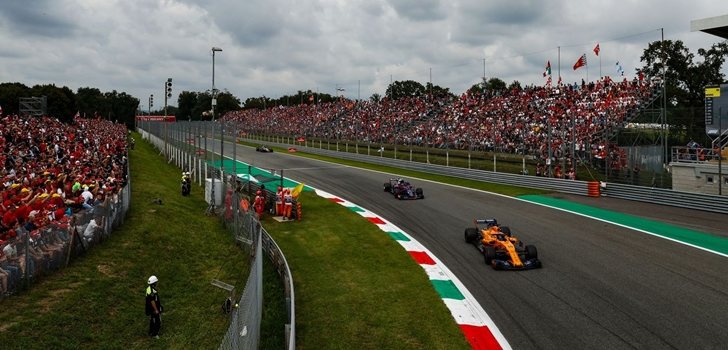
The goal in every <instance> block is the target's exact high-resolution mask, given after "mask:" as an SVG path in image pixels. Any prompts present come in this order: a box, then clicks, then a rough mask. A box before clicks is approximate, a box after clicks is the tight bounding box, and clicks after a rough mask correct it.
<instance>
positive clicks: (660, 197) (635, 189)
mask: <svg viewBox="0 0 728 350" xmlns="http://www.w3.org/2000/svg"><path fill="white" fill-rule="evenodd" d="M241 140H245V141H247V142H251V143H259V144H266V145H269V146H278V147H283V148H287V147H291V146H293V147H296V149H300V150H302V151H304V152H308V153H313V154H319V155H325V156H329V157H334V158H340V159H347V160H355V161H359V162H364V163H372V164H379V165H386V166H392V167H397V168H402V169H407V170H414V171H422V172H428V173H432V174H438V175H446V176H453V177H457V178H463V179H470V180H477V181H484V182H492V183H498V184H505V185H514V186H521V187H528V188H535V189H545V190H552V191H557V192H561V193H569V194H576V195H582V196H586V195H588V183H589V182H588V181H579V180H564V179H554V178H548V177H538V176H529V175H518V174H509V173H498V172H492V171H487V170H477V169H466V168H458V167H449V166H444V165H435V164H426V163H419V162H410V161H406V160H400V159H392V158H384V157H378V156H371V155H366V154H356V153H348V152H339V151H333V150H327V149H321V148H315V147H308V146H300V145H289V144H282V143H276V142H270V141H261V140H256V139H247V138H241ZM602 195H603V196H605V197H612V198H619V199H626V200H633V201H641V202H649V203H656V204H661V205H668V206H673V207H680V208H689V209H696V210H703V211H709V212H716V213H723V214H728V197H726V196H716V195H709V194H701V193H691V192H681V191H674V190H670V189H662V188H651V187H643V186H634V185H626V184H618V183H607V185H606V188H603V189H602Z"/></svg>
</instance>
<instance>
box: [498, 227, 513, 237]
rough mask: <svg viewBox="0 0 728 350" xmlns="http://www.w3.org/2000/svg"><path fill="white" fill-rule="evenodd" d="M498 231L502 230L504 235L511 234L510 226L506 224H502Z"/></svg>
mask: <svg viewBox="0 0 728 350" xmlns="http://www.w3.org/2000/svg"><path fill="white" fill-rule="evenodd" d="M500 231H501V232H503V234H504V235H506V236H508V237H510V236H511V228H510V227H508V226H503V227H501V228H500Z"/></svg>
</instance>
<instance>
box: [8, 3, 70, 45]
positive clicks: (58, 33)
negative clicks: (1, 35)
mask: <svg viewBox="0 0 728 350" xmlns="http://www.w3.org/2000/svg"><path fill="white" fill-rule="evenodd" d="M63 5H64V4H63V3H60V2H56V1H34V2H33V3H30V4H29V3H27V2H24V1H4V2H3V4H2V12H0V16H1V17H2V27H4V28H5V30H7V31H10V32H15V33H19V34H21V35H23V36H25V35H32V36H42V37H51V38H62V37H67V36H71V35H72V34H73V32H74V30H75V29H76V28H77V26H76V24H75V23H74V20H73V19H72V18H68V17H66V16H67V14H66V11H69V12H72V9H69V8H66V7H64V6H63Z"/></svg>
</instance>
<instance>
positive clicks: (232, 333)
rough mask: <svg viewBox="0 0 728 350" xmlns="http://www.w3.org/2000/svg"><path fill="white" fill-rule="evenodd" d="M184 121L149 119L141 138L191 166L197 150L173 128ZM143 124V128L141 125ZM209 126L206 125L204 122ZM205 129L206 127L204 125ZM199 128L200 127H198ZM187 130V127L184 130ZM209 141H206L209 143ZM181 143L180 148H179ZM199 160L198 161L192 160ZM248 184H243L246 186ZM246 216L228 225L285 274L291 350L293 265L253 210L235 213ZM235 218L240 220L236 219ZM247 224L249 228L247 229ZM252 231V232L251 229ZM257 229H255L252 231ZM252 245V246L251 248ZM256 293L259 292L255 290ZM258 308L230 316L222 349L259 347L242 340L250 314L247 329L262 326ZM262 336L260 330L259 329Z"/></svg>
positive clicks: (290, 348) (293, 338)
mask: <svg viewBox="0 0 728 350" xmlns="http://www.w3.org/2000/svg"><path fill="white" fill-rule="evenodd" d="M181 124H182V123H179V124H177V123H175V124H169V125H166V127H165V128H162V127H161V126H162V125H164V124H162V123H150V122H143V125H140V126H139V127H138V128H137V130H139V132H140V133H141V135H142V138H143V139H145V140H147V141H149V142H150V143H151V144H153V145H154V146H155V147H157V149H159V150H160V151H161V152H164V153H165V157H167V159H170V161H174V162H176V163H175V164H176V165H177V166H179V167H183V166H189V164H186V163H185V162H190V161H191V159H192V158H196V155H194V154H191V153H190V152H194V150H190V149H188V147H186V146H181V143H180V141H178V140H177V139H178V138H179V134H177V135H176V136H172V135H174V134H173V133H174V132H180V130H178V128H177V127H176V126H177V125H181ZM200 125H203V123H200ZM142 127H143V128H142ZM205 127H206V126H205ZM198 129H199V128H198ZM184 130H186V131H187V132H190V131H191V130H192V129H191V128H188V129H184ZM205 130H206V129H205ZM198 131H199V130H198ZM182 132H183V133H184V131H182ZM164 133H167V134H168V136H169V137H167V138H165V137H164ZM189 137H192V136H191V135H188V134H185V135H184V137H183V138H184V139H187V138H189ZM209 144H210V149H209V150H208V149H206V151H212V142H210V143H209ZM206 145H207V143H206ZM180 147H181V148H180ZM193 163H195V164H197V162H193ZM205 169H206V170H204V171H200V172H199V175H198V173H197V172H194V171H193V172H192V175H193V177H197V176H200V175H202V174H205V175H202V177H210V176H216V175H213V174H214V172H215V170H214V168H212V167H209V168H207V167H205ZM225 186H229V184H228V183H227V182H225ZM247 188H248V192H249V193H248V194H250V193H255V190H257V186H254V187H252V188H251V187H247ZM244 189H245V187H243V190H244ZM225 192H226V189H223V193H225ZM234 193H235V196H234V198H233V199H232V200H231V202H230V204H231V205H232V206H233V207H234V208H233V209H234V210H233V212H240V210H239V209H240V208H238V204H239V203H240V199H241V198H239V197H238V195H239V193H238V192H237V191H236V192H234ZM220 214H221V217H222V219H223V221H225V220H226V219H225V216H224V215H223V213H222V212H221V213H220ZM241 217H242V218H243V219H242V222H245V223H247V224H239V225H238V224H232V223H231V222H227V225H228V226H229V227H233V228H232V230H233V231H235V237H236V239H238V238H240V237H246V238H248V239H247V241H249V242H250V243H249V244H253V245H255V246H256V248H257V247H260V248H261V249H262V252H264V253H265V254H266V255H267V256H268V258H269V259H270V261H271V262H272V263H273V266H274V267H275V268H276V270H277V271H278V274H279V276H281V278H282V282H283V286H284V295H285V299H286V300H285V302H286V313H287V315H286V316H287V323H286V324H285V325H284V327H285V337H286V341H285V342H286V344H285V348H286V349H288V350H293V349H295V348H296V311H295V310H296V302H295V290H294V286H293V275H292V274H291V269H290V267H289V265H288V261H287V260H286V257H285V256H284V255H283V251H282V250H281V249H280V247H279V246H278V244H277V243H276V242H275V240H273V237H271V236H270V234H269V233H268V232H267V231H266V230H265V229H264V228H263V227H262V226H261V225H260V222H259V221H258V220H257V218H255V216H254V215H253V213H252V212H249V213H245V214H242V213H241V214H240V215H239V216H237V215H236V216H235V218H236V219H239V218H241ZM233 221H234V222H236V223H237V222H238V221H235V220H233ZM235 227H237V230H236V229H235ZM246 228H247V229H248V230H246ZM248 231H250V232H248ZM253 231H255V232H253ZM257 233H260V236H258V235H257ZM254 237H260V238H259V239H253V238H254ZM252 248H253V247H251V249H252ZM254 255H255V256H256V257H260V255H259V254H254ZM258 268H261V265H259V264H258V265H255V264H254V265H253V266H251V273H250V275H251V276H253V275H254V274H257V276H258V277H259V276H261V275H260V274H261V273H262V272H261V271H262V270H261V271H257V272H255V271H253V270H254V269H258ZM249 288H250V289H251V291H255V293H258V292H259V291H262V285H256V286H254V287H250V286H249V285H248V284H246V289H245V291H244V292H243V295H241V297H240V305H244V303H243V298H244V297H245V292H247V291H248V289H249ZM255 295H257V294H255ZM256 299H257V300H255V301H254V302H255V303H256V304H258V303H259V304H260V305H262V302H263V298H262V296H261V297H259V298H256ZM258 311H260V310H259V309H255V308H252V309H251V308H241V309H240V311H239V312H236V313H234V314H233V317H232V319H231V324H230V327H229V329H228V331H227V332H226V334H225V336H224V339H223V341H222V344H221V346H220V348H223V349H228V348H229V349H247V348H249V347H250V346H251V344H255V346H256V347H257V344H259V343H258V339H256V340H255V341H254V342H244V341H241V340H240V339H242V338H243V337H242V336H240V332H241V328H243V326H245V324H244V321H245V320H247V319H248V318H251V317H252V318H251V319H252V320H255V322H256V323H257V324H255V325H252V326H250V327H249V328H245V329H246V331H247V330H248V329H250V330H253V329H257V330H258V331H259V330H260V327H261V325H260V318H259V317H258V318H256V317H255V316H254V315H253V316H251V315H248V314H249V313H253V312H258ZM258 336H259V333H258Z"/></svg>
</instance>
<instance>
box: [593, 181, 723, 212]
mask: <svg viewBox="0 0 728 350" xmlns="http://www.w3.org/2000/svg"><path fill="white" fill-rule="evenodd" d="M602 194H603V195H604V196H605V197H612V198H621V199H628V200H633V201H640V202H650V203H656V204H662V205H669V206H673V207H680V208H689V209H697V210H703V211H710V212H716V213H724V214H725V213H728V197H726V196H716V195H710V194H701V193H692V192H681V191H673V190H668V189H664V188H650V187H642V186H634V185H625V184H616V183H608V184H607V185H606V188H604V189H603V191H602Z"/></svg>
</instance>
